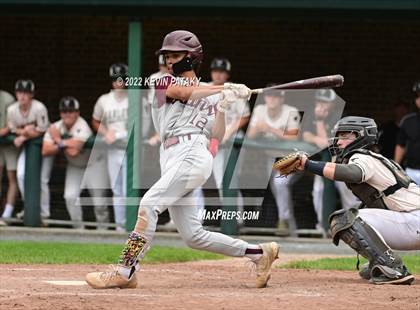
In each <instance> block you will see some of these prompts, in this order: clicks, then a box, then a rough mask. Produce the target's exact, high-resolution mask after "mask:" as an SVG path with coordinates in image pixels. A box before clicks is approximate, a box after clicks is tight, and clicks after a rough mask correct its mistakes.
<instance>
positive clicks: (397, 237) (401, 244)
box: [359, 208, 420, 251]
mask: <svg viewBox="0 0 420 310" xmlns="http://www.w3.org/2000/svg"><path fill="white" fill-rule="evenodd" d="M359 216H360V218H361V219H362V220H364V221H365V222H366V223H368V224H369V225H371V226H372V227H373V228H375V230H376V231H377V232H378V233H379V234H380V235H381V236H382V238H383V239H384V240H385V242H386V243H387V244H388V245H389V247H390V248H391V249H394V250H401V251H410V250H420V210H415V211H411V212H398V211H392V210H384V209H369V208H367V209H361V210H359Z"/></svg>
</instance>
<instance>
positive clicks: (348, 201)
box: [312, 175, 360, 224]
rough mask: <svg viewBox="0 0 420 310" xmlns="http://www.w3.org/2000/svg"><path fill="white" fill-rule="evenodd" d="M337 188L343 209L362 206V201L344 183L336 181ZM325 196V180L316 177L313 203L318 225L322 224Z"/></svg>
mask: <svg viewBox="0 0 420 310" xmlns="http://www.w3.org/2000/svg"><path fill="white" fill-rule="evenodd" d="M334 183H335V187H336V188H337V190H338V193H339V195H340V198H341V205H342V207H343V209H345V210H348V209H350V208H354V207H357V206H359V205H360V200H359V199H358V198H357V197H356V196H354V194H353V193H352V192H351V190H350V189H348V187H347V186H346V184H345V183H344V182H339V181H335V182H334ZM323 194H324V178H323V177H321V176H319V175H315V177H314V185H313V188H312V201H313V204H314V209H315V213H316V216H317V220H318V224H321V223H322V196H323Z"/></svg>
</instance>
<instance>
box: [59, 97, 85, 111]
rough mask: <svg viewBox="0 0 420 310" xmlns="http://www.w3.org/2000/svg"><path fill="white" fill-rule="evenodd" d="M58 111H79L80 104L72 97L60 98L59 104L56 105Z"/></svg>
mask: <svg viewBox="0 0 420 310" xmlns="http://www.w3.org/2000/svg"><path fill="white" fill-rule="evenodd" d="M58 109H59V110H60V112H72V111H79V110H80V104H79V101H77V99H76V98H74V97H71V96H68V97H63V98H61V100H60V103H59V104H58Z"/></svg>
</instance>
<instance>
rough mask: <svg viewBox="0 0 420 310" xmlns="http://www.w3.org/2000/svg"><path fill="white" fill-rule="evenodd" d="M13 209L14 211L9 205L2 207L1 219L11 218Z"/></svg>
mask: <svg viewBox="0 0 420 310" xmlns="http://www.w3.org/2000/svg"><path fill="white" fill-rule="evenodd" d="M13 209H14V207H13V206H12V205H11V204H10V203H6V205H5V206H4V211H3V214H2V216H1V217H4V218H11V217H12V213H13Z"/></svg>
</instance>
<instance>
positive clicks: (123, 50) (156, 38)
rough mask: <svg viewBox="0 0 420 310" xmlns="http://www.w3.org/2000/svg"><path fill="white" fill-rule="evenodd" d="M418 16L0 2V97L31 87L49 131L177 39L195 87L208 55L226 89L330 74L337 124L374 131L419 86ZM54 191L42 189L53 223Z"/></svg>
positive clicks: (292, 7) (348, 5) (403, 6)
mask: <svg viewBox="0 0 420 310" xmlns="http://www.w3.org/2000/svg"><path fill="white" fill-rule="evenodd" d="M419 10H420V3H419V2H418V1H409V0H406V1H390V0H386V1H380V0H368V1H350V0H343V1H328V0H316V1H308V0H302V1H292V0H287V1H282V0H281V1H274V0H267V1H255V0H245V1H233V0H232V1H219V0H218V1H211V2H210V1H205V2H197V1H187V0H183V1H177V2H176V3H175V2H173V1H159V0H158V1H146V0H144V1H142V0H139V1H134V0H122V1H112V0H102V1H80V0H73V1H72V0H65V1H58V0H44V1H35V0H34V1H32V0H22V1H19V0H17V1H16V0H15V1H5V0H0V16H1V20H0V38H1V42H2V45H1V47H2V48H1V50H0V56H1V74H0V88H1V89H4V90H6V91H9V92H12V89H13V84H14V82H15V81H16V80H17V79H19V78H22V77H30V78H31V79H33V80H34V81H35V83H36V87H37V94H36V96H37V97H38V98H39V99H40V100H41V101H42V102H44V103H45V104H46V105H47V107H48V109H49V114H50V118H51V120H52V121H55V120H56V118H57V108H56V106H57V102H58V100H59V98H61V97H62V96H64V95H74V96H76V97H77V98H78V99H79V101H80V102H81V104H82V111H81V112H82V116H84V117H85V118H86V119H90V117H91V112H92V108H93V105H94V103H95V101H96V99H97V97H98V96H99V95H100V94H102V93H104V92H106V91H107V90H108V88H109V81H108V78H107V69H108V66H109V65H110V64H111V63H113V62H116V61H127V62H131V65H132V66H131V68H133V70H134V71H133V73H134V74H139V75H140V74H141V75H142V76H148V75H149V74H150V73H152V72H154V71H155V69H156V61H155V56H154V54H153V52H154V51H155V50H156V49H157V48H158V47H159V45H160V43H161V40H162V37H163V35H164V34H166V33H167V32H169V31H171V30H173V29H175V28H184V29H188V30H191V31H193V32H195V33H196V34H197V35H198V36H199V38H200V40H201V41H202V43H203V44H204V48H205V59H204V63H203V66H202V76H203V79H207V78H208V77H209V72H208V69H207V68H208V66H209V64H210V61H211V59H212V58H213V57H215V56H225V57H228V58H229V59H230V60H231V62H232V64H233V68H232V70H233V74H232V79H233V80H234V81H241V82H244V83H246V84H247V85H249V86H250V87H251V88H254V87H261V86H263V85H265V84H266V83H267V82H272V81H274V82H282V81H289V80H290V81H291V80H295V79H301V78H305V77H311V76H314V75H324V74H329V73H335V72H339V73H341V74H343V75H344V76H345V78H346V82H345V85H344V87H343V88H342V89H340V90H339V91H338V93H339V94H340V96H341V97H343V98H344V99H345V100H346V101H347V102H348V104H347V105H346V113H347V114H358V115H363V116H370V117H374V118H375V119H376V120H378V122H383V121H385V120H387V119H389V118H391V113H392V112H391V109H390V107H391V106H392V105H393V103H394V102H395V101H396V100H397V99H398V98H400V97H405V98H407V99H408V100H410V95H411V94H410V89H411V85H412V82H413V81H414V80H415V79H417V78H419V77H420V74H419V73H418V72H419V69H420V63H419V62H418V61H417V57H418V55H419V51H420V43H418V42H420V41H419V40H418V38H419V37H420V27H419V26H420V22H419V21H418V18H417V15H418V14H419ZM137 38H138V40H137ZM135 42H137V44H136V43H135ZM129 57H130V59H129ZM61 171H62V172H63V171H64V170H63V169H62V170H61ZM60 180H61V181H60ZM53 181H54V180H53ZM62 181H63V178H62V177H61V178H60V177H58V179H57V184H55V183H54V182H52V183H51V189H52V205H54V206H59V207H58V210H61V211H60V212H59V213H58V214H57V216H60V217H61V216H65V214H64V213H65V211H64V212H62V211H63V210H64V205H63V202H62V198H61V196H62V184H59V183H60V182H62ZM306 191H307V189H306V190H305V192H306ZM53 210H54V209H52V211H53ZM53 212H54V211H53ZM302 212H303V211H302ZM310 221H311V220H309V222H310ZM303 224H304V225H305V226H306V225H312V224H311V223H306V222H304V223H303Z"/></svg>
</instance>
